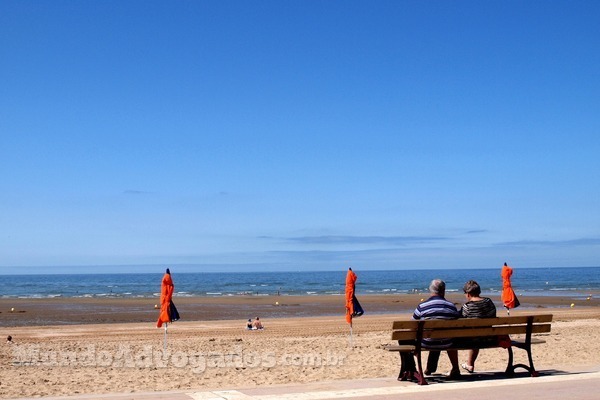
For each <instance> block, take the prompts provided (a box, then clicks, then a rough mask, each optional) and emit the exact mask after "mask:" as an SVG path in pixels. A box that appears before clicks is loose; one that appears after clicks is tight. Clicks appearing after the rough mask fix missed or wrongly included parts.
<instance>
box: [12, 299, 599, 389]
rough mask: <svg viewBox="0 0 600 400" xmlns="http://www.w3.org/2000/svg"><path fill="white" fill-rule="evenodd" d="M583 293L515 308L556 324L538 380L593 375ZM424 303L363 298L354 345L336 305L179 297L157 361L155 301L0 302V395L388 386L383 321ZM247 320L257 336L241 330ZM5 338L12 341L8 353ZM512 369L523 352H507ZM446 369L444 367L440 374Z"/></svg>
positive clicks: (594, 314)
mask: <svg viewBox="0 0 600 400" xmlns="http://www.w3.org/2000/svg"><path fill="white" fill-rule="evenodd" d="M592 295H593V296H592V298H590V299H589V300H588V299H587V298H586V297H585V296H586V294H581V296H579V297H565V298H561V297H524V298H521V301H522V304H523V305H522V307H520V308H519V309H517V310H513V311H512V312H511V314H514V315H518V314H529V313H551V314H553V315H554V321H555V322H554V323H553V328H552V332H551V333H550V334H545V335H543V339H545V340H546V343H545V344H540V345H536V346H535V348H534V361H535V365H536V368H537V369H538V370H544V369H559V370H560V369H562V368H569V367H573V366H577V367H585V366H598V365H600V356H599V355H598V354H600V340H599V339H600V303H599V300H598V299H599V298H600V296H598V295H597V294H595V293H593V294H592ZM421 298H423V294H414V295H402V296H363V297H362V298H361V302H362V303H363V307H364V308H365V309H366V310H367V314H366V315H364V316H362V317H360V318H357V319H356V320H355V324H354V327H353V335H352V341H350V335H349V326H348V325H347V324H346V323H345V321H344V318H343V300H342V299H341V298H340V297H337V296H304V297H292V296H290V297H284V296H282V297H235V298H179V299H176V302H177V305H178V308H179V309H180V312H181V314H182V318H183V319H182V320H181V321H178V322H176V323H173V324H171V325H169V328H168V336H167V342H166V349H167V350H166V352H165V351H164V346H165V341H164V338H165V332H164V330H163V329H157V328H156V327H155V320H156V317H157V311H156V310H155V309H154V302H155V300H153V299H76V300H74V299H64V298H63V299H61V298H59V299H44V300H42V299H35V300H31V299H0V333H1V335H2V342H1V346H0V397H2V398H11V397H34V396H50V395H54V396H56V395H77V394H83V393H115V392H121V393H122V392H137V391H146V392H147V391H154V390H187V389H190V390H209V389H217V388H231V387H254V386H264V385H276V384H286V383H303V382H315V381H328V380H337V379H361V378H378V377H390V376H396V375H397V373H398V362H399V360H398V355H397V354H393V353H389V352H386V351H384V350H382V347H383V346H385V345H386V344H389V343H390V342H391V341H390V327H391V323H392V321H393V320H394V319H398V318H409V317H410V315H411V311H412V309H413V308H414V306H415V305H416V303H418V302H419V301H420V299H421ZM449 298H450V299H451V300H453V301H455V302H457V303H460V302H461V301H462V300H463V299H462V296H460V295H452V296H449ZM494 300H495V301H496V304H498V301H497V299H494ZM571 304H574V307H571V306H570V305H571ZM11 309H14V310H13V311H12V312H11ZM502 313H505V311H503V310H499V314H502ZM256 315H260V316H261V319H262V320H263V321H264V324H265V326H266V329H265V330H263V331H247V330H245V329H244V321H245V320H246V319H247V318H249V317H254V316H256ZM7 335H11V336H12V337H13V338H14V339H13V342H14V343H12V344H8V343H5V338H6V336H7ZM460 357H461V360H464V357H465V355H463V354H461V356H460ZM520 360H523V361H524V360H525V353H524V352H521V351H516V360H515V361H516V362H520ZM505 364H506V352H505V351H504V350H501V349H491V350H485V351H482V352H481V354H480V357H479V359H478V361H477V365H476V369H477V370H480V371H502V370H503V369H504V367H505ZM447 370H449V363H448V360H447V358H446V357H442V358H441V362H440V368H439V371H440V372H446V371H447Z"/></svg>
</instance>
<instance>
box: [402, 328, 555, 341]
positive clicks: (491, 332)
mask: <svg viewBox="0 0 600 400" xmlns="http://www.w3.org/2000/svg"><path fill="white" fill-rule="evenodd" d="M551 328H552V327H551V325H550V324H544V325H533V326H532V327H531V333H548V332H550V331H551ZM526 333H527V326H525V325H524V326H519V325H517V326H494V327H489V326H488V327H482V328H470V329H461V328H456V329H454V328H449V329H436V330H427V329H425V330H423V338H428V339H443V338H448V337H450V338H459V337H483V336H498V335H518V334H523V335H524V334H526ZM416 335H417V332H416V331H394V332H392V340H415V339H416Z"/></svg>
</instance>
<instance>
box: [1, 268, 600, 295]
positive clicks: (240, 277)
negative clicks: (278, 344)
mask: <svg viewBox="0 0 600 400" xmlns="http://www.w3.org/2000/svg"><path fill="white" fill-rule="evenodd" d="M152 268H155V267H152ZM149 269H151V268H149ZM354 272H356V274H357V276H358V281H357V285H356V291H357V294H361V295H369V294H390V295H393V294H400V293H413V292H423V291H427V286H428V285H429V282H430V281H431V279H434V278H440V279H443V280H444V281H446V287H447V292H458V291H461V290H462V286H463V284H464V282H466V281H467V280H469V279H474V280H476V281H477V282H479V284H480V286H481V288H482V291H483V294H484V295H492V294H497V293H499V292H501V290H502V279H501V278H500V268H498V269H455V270H448V269H431V270H396V271H370V270H366V271H361V270H360V269H355V270H354ZM171 273H172V277H173V280H174V283H175V294H174V296H175V297H193V296H238V295H258V296H274V295H281V296H298V295H341V294H343V293H344V288H345V277H346V270H340V271H304V272H287V271H286V272H236V273H234V272H228V273H180V274H178V273H177V267H176V266H175V267H172V268H171ZM162 274H163V270H162V269H161V271H160V273H145V274H70V275H4V276H1V279H0V298H53V297H69V298H77V297H83V298H85V297H90V298H103V297H107V298H152V297H157V296H158V295H159V292H160V283H161V278H162ZM512 283H513V288H514V289H515V291H516V292H517V294H520V295H537V296H540V295H542V296H562V295H570V296H573V295H578V294H580V295H581V296H585V295H586V293H587V292H590V293H591V292H594V291H598V290H600V267H581V268H515V270H514V274H513V277H512Z"/></svg>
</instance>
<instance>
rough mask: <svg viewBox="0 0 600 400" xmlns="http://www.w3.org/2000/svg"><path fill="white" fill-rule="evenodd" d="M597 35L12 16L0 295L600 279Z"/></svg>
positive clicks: (147, 11)
mask: <svg viewBox="0 0 600 400" xmlns="http://www.w3.org/2000/svg"><path fill="white" fill-rule="evenodd" d="M598 21H600V2H598V1H576V2H572V1H526V2H523V1H504V0H503V1H485V2H481V1H472V2H471V1H372V2H371V1H369V2H355V1H272V2H270V1H260V2H249V1H239V2H236V1H226V2H222V1H213V2H208V1H173V2H171V1H169V2H165V1H75V0H72V1H42V0H40V1H27V0H25V1H23V0H19V1H16V0H14V1H9V0H2V1H1V2H0V77H1V81H2V82H1V84H0V273H6V272H7V271H10V272H31V271H51V272H56V271H62V270H64V269H61V268H59V267H58V266H71V267H73V266H92V265H148V264H151V265H167V266H168V265H171V266H172V265H177V264H188V265H200V266H199V267H197V270H200V271H202V270H209V269H213V270H214V269H215V268H217V267H218V266H219V265H222V266H226V267H227V268H229V269H243V270H255V269H294V270H311V269H337V268H345V267H346V266H348V265H352V266H354V267H355V268H357V269H387V268H394V269H396V268H398V269H402V268H464V267H468V268H470V267H483V268H488V267H489V268H492V267H499V266H500V265H501V264H502V263H503V262H504V261H508V262H509V263H512V264H513V265H514V266H516V267H542V266H552V267H554V266H556V267H563V266H598V265H600V24H599V23H598ZM42 267H43V268H42ZM105 268H107V267H105ZM137 268H138V269H139V267H137ZM187 268H188V269H189V268H192V267H187ZM77 270H82V271H83V270H87V269H85V268H83V269H80V268H78V269H77ZM107 270H108V269H107ZM121 270H122V271H124V272H127V271H129V270H131V271H134V270H136V267H123V269H121Z"/></svg>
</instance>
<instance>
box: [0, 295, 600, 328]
mask: <svg viewBox="0 0 600 400" xmlns="http://www.w3.org/2000/svg"><path fill="white" fill-rule="evenodd" d="M590 294H591V297H590V296H589V295H590ZM427 297H428V294H425V293H413V294H394V295H388V294H385V295H379V294H377V295H374V294H369V295H360V296H359V301H360V302H361V304H362V306H363V308H364V309H365V311H366V313H365V315H393V314H405V313H411V312H412V311H413V310H414V308H415V307H416V305H417V304H418V303H419V302H420V301H422V299H426V298H427ZM446 297H447V298H448V299H449V300H450V301H452V302H454V303H455V304H457V305H461V304H462V303H463V302H464V300H465V299H464V295H462V294H459V293H450V294H448V295H447V296H446ZM489 297H490V298H491V299H492V300H493V301H494V303H495V304H496V307H497V309H498V315H502V314H503V313H504V309H502V307H501V301H500V298H499V295H495V296H489ZM173 300H174V302H175V304H176V306H177V308H178V310H179V312H180V314H181V318H182V319H181V321H220V320H241V321H246V320H247V319H248V318H254V317H256V316H260V317H261V318H262V319H265V318H267V319H281V318H301V317H318V316H325V317H336V316H340V318H342V317H343V316H344V315H345V305H344V297H343V296H331V295H307V296H234V297H174V298H173ZM519 300H520V301H521V306H520V307H519V308H518V309H517V310H523V311H539V310H542V309H546V308H557V309H561V308H564V309H571V304H573V308H576V309H580V308H588V307H599V306H600V293H594V292H592V293H589V292H585V293H584V292H576V293H572V294H571V295H569V296H522V295H519ZM157 303H158V299H155V298H62V297H55V298H48V299H7V298H0V328H5V327H16V326H46V325H59V326H60V325H87V324H106V323H109V324H110V323H127V322H145V323H153V322H155V321H156V319H157V318H158V310H157V309H156V308H155V306H158V304H157ZM13 309H14V310H13ZM11 310H13V311H11Z"/></svg>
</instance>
